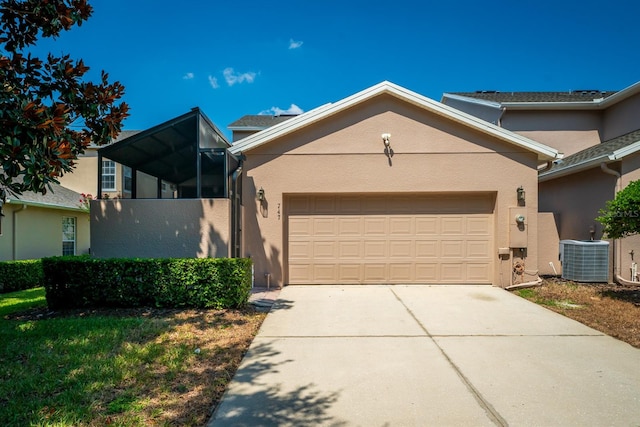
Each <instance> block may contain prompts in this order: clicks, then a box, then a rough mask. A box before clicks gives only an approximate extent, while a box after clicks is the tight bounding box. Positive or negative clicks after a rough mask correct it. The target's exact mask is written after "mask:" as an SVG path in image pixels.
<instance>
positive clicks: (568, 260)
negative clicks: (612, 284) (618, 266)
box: [560, 240, 609, 282]
mask: <svg viewBox="0 0 640 427" xmlns="http://www.w3.org/2000/svg"><path fill="white" fill-rule="evenodd" d="M560 263H561V264H562V278H563V279H567V280H575V281H576V282H608V281H609V242H607V241H604V240H586V241H583V240H560Z"/></svg>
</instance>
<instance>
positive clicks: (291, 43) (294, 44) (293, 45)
mask: <svg viewBox="0 0 640 427" xmlns="http://www.w3.org/2000/svg"><path fill="white" fill-rule="evenodd" d="M303 43H304V42H303V41H295V40H294V39H289V49H298V48H299V47H301V46H302V44H303Z"/></svg>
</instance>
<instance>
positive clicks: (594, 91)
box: [571, 89, 604, 95]
mask: <svg viewBox="0 0 640 427" xmlns="http://www.w3.org/2000/svg"><path fill="white" fill-rule="evenodd" d="M571 92H572V93H579V94H582V95H596V94H600V93H604V91H601V90H597V89H578V90H573V91H571Z"/></svg>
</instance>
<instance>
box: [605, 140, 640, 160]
mask: <svg viewBox="0 0 640 427" xmlns="http://www.w3.org/2000/svg"><path fill="white" fill-rule="evenodd" d="M638 151H640V141H636V142H634V143H633V144H631V145H627V146H626V147H622V148H619V149H617V150H616V151H614V152H613V153H612V154H611V155H610V156H609V159H610V160H620V159H622V158H624V157H626V156H630V155H631V154H635V153H637V152H638Z"/></svg>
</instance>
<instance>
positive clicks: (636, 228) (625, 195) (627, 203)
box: [596, 180, 640, 239]
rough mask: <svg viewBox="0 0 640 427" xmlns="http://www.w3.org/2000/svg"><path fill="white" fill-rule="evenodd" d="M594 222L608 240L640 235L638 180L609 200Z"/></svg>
mask: <svg viewBox="0 0 640 427" xmlns="http://www.w3.org/2000/svg"><path fill="white" fill-rule="evenodd" d="M596 220H597V221H598V222H599V223H600V224H602V226H603V227H604V228H603V232H604V234H605V235H606V237H608V238H610V239H619V238H621V237H627V236H632V235H634V234H638V233H640V180H638V181H631V182H630V183H629V185H627V186H626V187H625V188H624V189H623V190H621V191H619V192H618V194H616V197H615V199H613V200H609V201H608V202H607V206H606V208H605V209H601V210H600V216H599V217H598V218H596Z"/></svg>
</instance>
